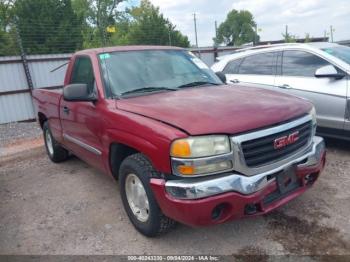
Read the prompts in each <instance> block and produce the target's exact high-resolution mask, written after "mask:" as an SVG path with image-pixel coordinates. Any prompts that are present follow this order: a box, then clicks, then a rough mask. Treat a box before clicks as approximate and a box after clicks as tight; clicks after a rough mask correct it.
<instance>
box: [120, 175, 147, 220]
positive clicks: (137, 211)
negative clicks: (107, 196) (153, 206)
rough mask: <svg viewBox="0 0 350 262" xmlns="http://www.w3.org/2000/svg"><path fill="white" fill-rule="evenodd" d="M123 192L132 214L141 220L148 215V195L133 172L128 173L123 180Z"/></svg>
mask: <svg viewBox="0 0 350 262" xmlns="http://www.w3.org/2000/svg"><path fill="white" fill-rule="evenodd" d="M125 192H126V198H127V200H128V204H129V206H130V209H131V211H132V213H133V214H134V216H135V217H136V218H137V219H138V220H139V221H141V222H146V221H147V220H148V217H149V202H148V197H147V194H146V191H145V188H144V187H143V184H142V182H141V180H140V179H139V178H138V177H137V176H136V175H135V174H129V175H127V177H126V180H125Z"/></svg>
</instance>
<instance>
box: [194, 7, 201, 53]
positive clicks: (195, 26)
mask: <svg viewBox="0 0 350 262" xmlns="http://www.w3.org/2000/svg"><path fill="white" fill-rule="evenodd" d="M193 21H194V34H195V37H196V47H197V50H198V54H199V57H200V56H201V52H200V51H199V47H198V35H197V18H196V13H194V14H193Z"/></svg>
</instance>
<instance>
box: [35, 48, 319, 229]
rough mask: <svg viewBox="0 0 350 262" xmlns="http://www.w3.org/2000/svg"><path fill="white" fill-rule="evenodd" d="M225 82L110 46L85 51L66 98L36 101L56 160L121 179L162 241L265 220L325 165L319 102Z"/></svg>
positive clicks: (188, 61) (179, 52)
mask: <svg viewBox="0 0 350 262" xmlns="http://www.w3.org/2000/svg"><path fill="white" fill-rule="evenodd" d="M224 81H225V79H224V77H223V76H222V75H220V74H218V75H216V74H214V73H213V72H212V71H211V70H210V69H209V68H208V67H207V66H206V65H205V64H204V63H203V62H202V61H201V60H200V59H198V58H197V57H196V56H194V55H193V54H192V53H190V52H188V51H186V50H183V49H179V48H174V47H157V46H153V47H152V46H127V47H111V48H101V49H91V50H85V51H80V52H77V53H76V54H74V55H73V57H72V58H71V61H70V63H69V65H68V69H67V73H66V77H65V81H64V87H63V90H40V89H38V90H35V91H34V92H33V97H34V101H35V106H36V112H37V117H38V121H39V123H40V125H41V127H42V129H43V133H44V138H45V145H46V149H47V153H48V156H49V158H50V159H51V160H52V161H53V162H61V161H64V160H66V159H67V158H68V157H69V154H70V153H72V154H74V155H76V156H77V157H79V158H81V159H82V160H84V161H86V162H88V163H89V164H91V165H92V166H94V167H96V168H98V169H100V170H102V171H104V172H105V173H107V174H109V175H111V176H113V177H115V178H116V179H118V180H119V185H120V193H121V198H122V201H123V204H124V208H125V210H126V213H127V215H128V216H129V218H130V220H131V222H132V223H133V225H134V226H135V228H136V229H137V230H139V231H140V232H141V233H143V234H144V235H146V236H155V235H157V234H159V233H162V232H165V231H167V230H168V229H170V228H171V227H172V226H173V225H174V224H175V221H178V222H181V223H184V224H187V225H192V226H204V225H211V224H218V223H223V222H225V221H228V220H231V219H238V218H245V217H252V216H256V215H261V214H265V213H267V212H269V211H271V210H273V209H275V208H277V207H279V206H281V205H283V204H285V203H287V202H288V201H290V200H291V199H293V198H295V197H296V196H298V195H300V194H302V193H303V192H304V191H305V190H307V189H308V188H310V186H311V185H312V184H313V183H314V182H315V181H316V179H317V178H318V176H319V174H320V172H321V171H322V169H323V167H324V164H325V144H324V141H323V139H322V138H320V137H317V136H315V129H316V120H315V110H314V108H313V106H312V104H310V103H309V102H307V101H305V100H303V99H299V98H296V97H292V96H288V95H285V94H280V93H275V92H272V91H268V90H263V89H260V88H256V87H254V86H247V85H242V86H235V87H232V86H230V85H226V84H224Z"/></svg>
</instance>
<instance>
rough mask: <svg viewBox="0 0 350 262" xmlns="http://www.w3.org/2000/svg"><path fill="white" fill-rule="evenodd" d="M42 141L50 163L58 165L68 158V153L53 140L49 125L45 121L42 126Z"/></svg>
mask: <svg viewBox="0 0 350 262" xmlns="http://www.w3.org/2000/svg"><path fill="white" fill-rule="evenodd" d="M43 132H44V141H45V148H46V152H47V155H48V156H49V158H50V159H51V161H52V162H55V163H59V162H62V161H64V160H66V159H67V158H68V155H69V154H68V151H67V150H66V149H64V148H63V147H61V146H60V145H59V144H58V143H57V141H56V140H55V139H54V138H53V136H52V133H51V130H50V127H49V123H48V122H47V121H46V122H45V123H44V125H43Z"/></svg>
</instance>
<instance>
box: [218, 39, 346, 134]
mask: <svg viewBox="0 0 350 262" xmlns="http://www.w3.org/2000/svg"><path fill="white" fill-rule="evenodd" d="M219 60H220V61H219V62H217V63H216V64H214V65H213V66H212V69H213V70H214V71H215V72H223V73H224V74H225V75H226V78H227V82H228V83H231V84H242V83H255V84H259V87H261V88H266V89H270V90H275V91H280V92H284V93H287V94H293V95H296V96H299V97H303V98H306V99H308V100H311V101H312V102H313V103H314V105H315V108H316V112H317V120H318V129H317V132H318V133H319V134H321V135H324V136H332V137H337V138H343V139H348V140H350V84H349V75H350V47H346V46H341V45H337V44H332V43H312V44H282V45H275V46H265V47H258V48H253V49H243V50H241V51H239V52H236V53H234V54H231V55H227V56H224V57H221V58H219ZM260 84H262V85H260Z"/></svg>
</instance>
